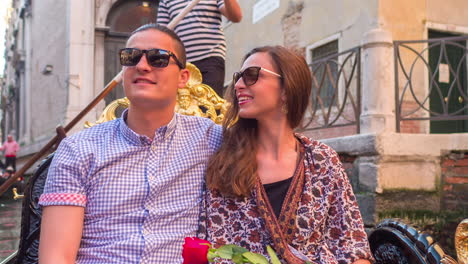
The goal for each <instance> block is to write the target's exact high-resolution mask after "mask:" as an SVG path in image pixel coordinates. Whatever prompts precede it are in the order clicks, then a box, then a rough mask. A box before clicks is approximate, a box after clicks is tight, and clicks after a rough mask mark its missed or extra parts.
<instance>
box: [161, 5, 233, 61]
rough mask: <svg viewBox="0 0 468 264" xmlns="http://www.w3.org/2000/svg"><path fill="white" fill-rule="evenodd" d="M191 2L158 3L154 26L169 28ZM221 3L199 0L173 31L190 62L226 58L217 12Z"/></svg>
mask: <svg viewBox="0 0 468 264" xmlns="http://www.w3.org/2000/svg"><path fill="white" fill-rule="evenodd" d="M191 1H192V0H161V1H159V7H158V18H157V22H158V23H159V24H162V25H167V24H169V22H170V21H172V20H173V19H174V18H175V17H176V16H177V15H178V14H179V13H180V12H181V11H182V10H183V9H184V8H185V7H186V6H187V5H188V4H189V3H190V2H191ZM223 5H224V0H201V1H200V2H199V3H198V4H197V5H196V6H195V7H194V8H193V9H192V10H191V11H190V12H189V13H188V14H187V15H186V16H185V18H184V19H183V20H182V21H181V22H180V23H179V24H178V25H177V26H176V27H175V30H174V31H175V32H176V33H177V35H178V36H179V37H180V38H181V40H182V42H183V43H184V46H185V49H186V51H187V60H188V61H189V62H193V61H199V60H202V59H206V58H208V57H213V56H218V57H222V58H223V59H224V58H225V55H226V40H225V39H224V33H223V29H222V27H221V21H222V19H221V12H220V11H219V8H221V7H222V6H223Z"/></svg>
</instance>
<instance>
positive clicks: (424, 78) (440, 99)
mask: <svg viewBox="0 0 468 264" xmlns="http://www.w3.org/2000/svg"><path fill="white" fill-rule="evenodd" d="M467 40H468V35H467V36H461V37H449V38H437V39H429V40H415V41H395V42H394V50H395V88H396V89H395V100H396V127H397V131H398V132H400V131H401V132H404V131H402V130H405V129H404V128H405V127H404V126H405V122H404V121H411V120H412V121H413V122H417V121H421V120H429V121H450V120H452V121H453V120H468V96H467V83H468V81H467V80H468V77H467V76H468V74H467V54H468V49H467ZM465 123H467V122H465ZM432 125H433V123H431V122H430V124H429V125H426V131H427V132H429V131H428V130H430V132H431V133H433V132H434V131H433V126H432ZM465 126H466V125H465ZM420 127H423V128H420V129H419V130H421V129H422V130H424V125H420ZM464 129H465V131H464V132H467V131H466V127H465V128H464ZM406 130H407V129H406ZM461 132H463V131H461ZM436 133H437V132H436Z"/></svg>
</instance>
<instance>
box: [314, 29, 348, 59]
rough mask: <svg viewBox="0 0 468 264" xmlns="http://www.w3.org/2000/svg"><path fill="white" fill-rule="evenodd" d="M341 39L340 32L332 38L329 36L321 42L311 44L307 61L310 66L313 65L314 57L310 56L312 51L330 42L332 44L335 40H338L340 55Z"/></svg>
mask: <svg viewBox="0 0 468 264" xmlns="http://www.w3.org/2000/svg"><path fill="white" fill-rule="evenodd" d="M340 38H341V32H338V33H336V34H333V35H331V36H328V37H326V38H324V39H321V40H319V41H316V42H314V43H312V44H310V45H309V46H307V47H306V61H307V63H308V64H311V63H312V55H311V54H310V51H311V50H313V49H315V48H317V47H320V46H322V45H324V44H327V43H329V42H332V41H334V40H338V53H339V52H340V41H339V40H340Z"/></svg>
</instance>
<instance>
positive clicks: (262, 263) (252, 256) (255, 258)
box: [242, 252, 269, 264]
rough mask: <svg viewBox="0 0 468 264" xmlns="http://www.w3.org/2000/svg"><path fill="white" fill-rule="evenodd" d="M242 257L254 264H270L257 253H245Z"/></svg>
mask: <svg viewBox="0 0 468 264" xmlns="http://www.w3.org/2000/svg"><path fill="white" fill-rule="evenodd" d="M242 256H244V258H246V259H247V260H248V261H249V262H250V263H253V264H269V263H268V259H267V258H265V257H264V256H262V255H260V254H257V253H252V252H245V253H244V254H242Z"/></svg>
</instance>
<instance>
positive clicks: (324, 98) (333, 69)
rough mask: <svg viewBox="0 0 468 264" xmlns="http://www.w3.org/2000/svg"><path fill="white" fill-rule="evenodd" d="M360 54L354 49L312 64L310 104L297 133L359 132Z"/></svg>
mask: <svg viewBox="0 0 468 264" xmlns="http://www.w3.org/2000/svg"><path fill="white" fill-rule="evenodd" d="M360 54H361V50H360V47H356V48H353V49H350V50H347V51H344V52H341V53H338V54H332V55H329V56H326V57H324V58H322V59H319V60H316V61H313V63H312V64H311V65H310V68H311V71H312V95H311V99H310V100H311V101H310V104H309V109H308V112H307V113H306V115H305V117H304V121H303V123H302V125H301V126H300V128H299V129H300V130H303V131H305V130H317V129H323V128H332V127H342V126H355V127H356V133H359V115H360V108H361V106H360V104H361V102H360V93H361V79H360V76H361V72H360V69H361V60H360V56H361V55H360ZM323 90H326V92H324V91H323Z"/></svg>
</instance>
